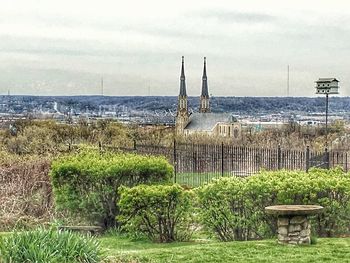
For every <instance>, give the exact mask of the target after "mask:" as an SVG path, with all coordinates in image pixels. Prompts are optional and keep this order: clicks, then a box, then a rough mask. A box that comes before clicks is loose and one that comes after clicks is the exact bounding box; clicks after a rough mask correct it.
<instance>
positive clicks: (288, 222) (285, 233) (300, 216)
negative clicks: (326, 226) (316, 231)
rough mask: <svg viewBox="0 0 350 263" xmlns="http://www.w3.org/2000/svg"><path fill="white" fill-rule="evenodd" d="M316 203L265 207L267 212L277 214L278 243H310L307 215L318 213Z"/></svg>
mask: <svg viewBox="0 0 350 263" xmlns="http://www.w3.org/2000/svg"><path fill="white" fill-rule="evenodd" d="M322 210H323V207H322V206H318V205H275V206H268V207H265V211H266V213H267V214H272V215H277V216H278V219H277V227H278V243H280V244H292V245H299V244H310V243H311V239H310V234H311V226H310V222H309V220H308V216H309V215H314V214H317V213H320V212H321V211H322Z"/></svg>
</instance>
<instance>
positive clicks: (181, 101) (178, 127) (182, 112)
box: [175, 56, 189, 134]
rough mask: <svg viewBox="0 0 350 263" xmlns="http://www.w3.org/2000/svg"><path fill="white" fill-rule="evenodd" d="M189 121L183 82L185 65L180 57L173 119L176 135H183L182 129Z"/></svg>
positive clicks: (184, 82)
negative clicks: (177, 93)
mask: <svg viewBox="0 0 350 263" xmlns="http://www.w3.org/2000/svg"><path fill="white" fill-rule="evenodd" d="M188 121H189V114H188V105H187V93H186V81H185V65H184V57H183V56H182V65H181V76H180V94H179V96H178V104H177V112H176V119H175V132H176V134H183V133H184V129H185V127H186V125H187V124H188Z"/></svg>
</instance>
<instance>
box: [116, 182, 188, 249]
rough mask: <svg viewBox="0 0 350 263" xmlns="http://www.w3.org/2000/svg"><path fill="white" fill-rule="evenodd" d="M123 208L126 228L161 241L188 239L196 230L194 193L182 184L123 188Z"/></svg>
mask: <svg viewBox="0 0 350 263" xmlns="http://www.w3.org/2000/svg"><path fill="white" fill-rule="evenodd" d="M120 193H121V195H120V201H119V207H120V210H121V216H120V217H119V218H120V219H121V221H122V222H124V223H125V228H126V229H128V230H130V231H139V232H142V233H144V234H146V235H147V236H148V237H149V238H150V239H151V240H153V241H157V242H172V241H183V240H188V239H189V238H190V237H191V234H192V231H191V230H190V228H191V223H192V222H193V220H192V213H193V210H192V209H193V207H192V199H193V197H194V195H193V193H192V192H191V191H188V190H184V189H183V188H181V187H180V186H179V185H177V184H175V185H167V186H164V185H154V186H147V185H139V186H136V187H133V188H126V187H123V188H121V190H120Z"/></svg>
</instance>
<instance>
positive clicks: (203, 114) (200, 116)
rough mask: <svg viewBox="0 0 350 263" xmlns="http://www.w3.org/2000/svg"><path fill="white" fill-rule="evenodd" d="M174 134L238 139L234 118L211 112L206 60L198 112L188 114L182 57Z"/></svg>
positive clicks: (239, 131)
mask: <svg viewBox="0 0 350 263" xmlns="http://www.w3.org/2000/svg"><path fill="white" fill-rule="evenodd" d="M175 132H176V134H177V135H190V134H203V135H210V136H222V137H232V138H235V139H237V138H239V137H240V134H241V125H240V123H238V122H237V119H236V118H235V117H233V116H232V115H231V114H228V113H213V112H211V108H210V97H209V90H208V80H207V65H206V58H204V66H203V76H202V93H201V96H200V101H199V110H198V112H196V113H192V114H190V113H189V111H188V100H187V92H186V78H185V65H184V57H182V65H181V76H180V93H179V96H178V106H177V114H176V120H175Z"/></svg>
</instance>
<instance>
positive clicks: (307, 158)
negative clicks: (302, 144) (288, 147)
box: [305, 145, 310, 172]
mask: <svg viewBox="0 0 350 263" xmlns="http://www.w3.org/2000/svg"><path fill="white" fill-rule="evenodd" d="M309 169H310V147H309V145H308V146H306V154H305V171H306V172H309Z"/></svg>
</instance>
